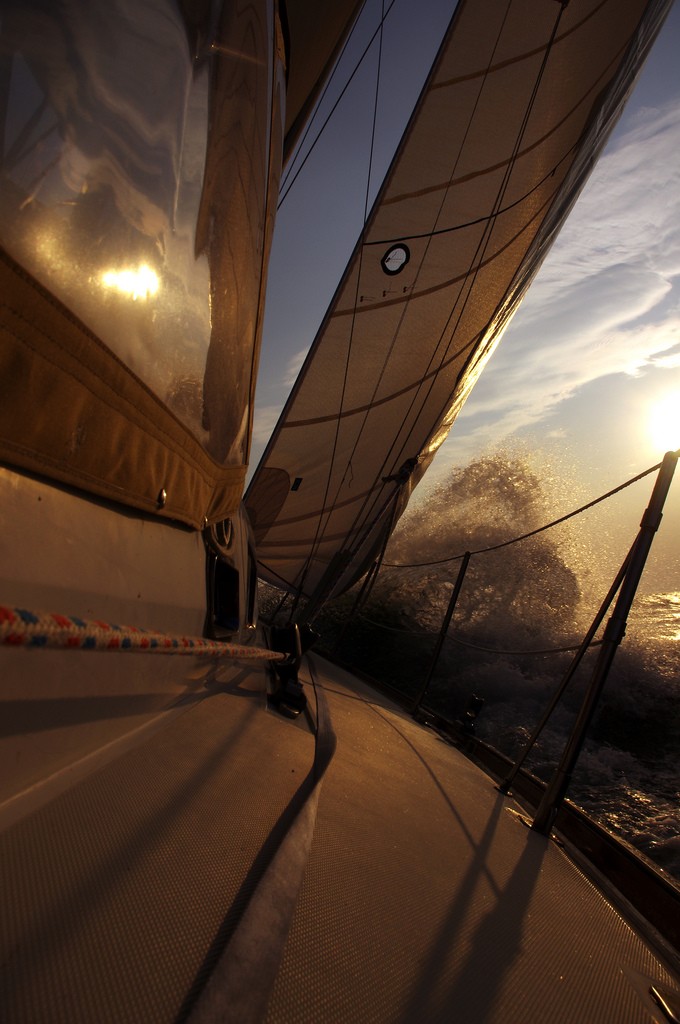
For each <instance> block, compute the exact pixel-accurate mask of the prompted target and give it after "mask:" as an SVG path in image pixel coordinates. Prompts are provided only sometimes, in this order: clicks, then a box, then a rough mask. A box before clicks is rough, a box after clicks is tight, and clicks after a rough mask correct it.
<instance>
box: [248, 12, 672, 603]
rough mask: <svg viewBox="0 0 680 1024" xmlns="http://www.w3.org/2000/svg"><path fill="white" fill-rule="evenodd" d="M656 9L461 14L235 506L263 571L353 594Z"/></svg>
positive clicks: (305, 589) (470, 378)
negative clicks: (251, 532)
mask: <svg viewBox="0 0 680 1024" xmlns="http://www.w3.org/2000/svg"><path fill="white" fill-rule="evenodd" d="M668 6H669V5H668V4H667V3H666V2H665V0H659V2H656V0H653V2H652V3H647V2H645V0H625V2H620V0H604V2H603V0H571V2H569V3H568V4H561V3H558V2H556V0H506V2H499V0H461V3H459V5H458V8H457V10H456V12H455V14H454V17H453V19H452V21H451V24H450V26H449V29H448V31H447V33H446V36H445V38H444V41H443V43H442V46H441V49H440V51H439V55H438V57H437V60H436V62H435V64H434V67H433V70H432V72H431V75H430V77H429V79H428V81H427V83H426V85H425V87H424V90H423V93H422V94H421V97H420V100H419V103H418V105H417V106H416V109H415V112H414V114H413V116H412V118H411V121H410V123H409V125H408V127H407V130H406V132H405V135H404V137H403V139H402V142H401V144H400V147H399V149H398V150H397V154H396V156H395V158H394V160H393V163H392V166H391V169H390V172H389V174H388V176H387V178H386V181H385V183H384V185H383V187H382V190H381V192H380V194H379V195H378V198H377V200H376V202H375V204H374V207H373V210H372V212H371V215H370V217H369V218H368V220H367V223H366V226H365V229H364V231H363V233H362V236H361V238H360V240H359V243H358V245H357V247H356V249H355V251H354V254H353V256H352V258H351V260H350V263H349V265H348V267H347V269H346V271H345V274H344V277H343V279H342V281H341V283H340V286H339V288H338V290H337V292H336V294H335V297H334V299H333V301H332V304H331V306H330V308H329V310H328V312H327V314H326V317H325V319H324V321H323V324H322V326H321V328H320V330H319V333H318V335H317V337H316V339H315V341H314V343H313V345H312V348H311V349H310V353H309V356H308V358H307V360H306V362H305V365H304V366H303V369H302V371H301V373H300V377H299V378H298V381H297V384H296V386H295V388H294V389H293V392H292V395H291V397H290V399H289V401H288V403H287V405H286V407H285V409H284V412H283V414H282V416H281V419H280V420H279V423H278V425H277V427H276V429H275V431H274V434H273V435H272V439H271V441H270V444H269V446H268V448H267V450H266V452H265V454H264V456H263V459H262V461H261V463H260V466H259V468H258V471H257V473H256V474H255V476H254V478H253V481H252V484H251V486H250V489H249V491H248V494H247V497H246V501H247V506H248V509H249V512H250V515H251V519H252V521H253V525H254V528H255V533H256V539H257V544H258V551H259V557H260V568H261V573H262V575H263V577H264V578H265V579H267V580H269V581H270V582H273V583H275V584H278V585H279V586H282V587H283V588H285V589H287V590H290V591H294V592H298V593H300V594H302V595H304V596H306V597H309V596H311V595H314V599H315V600H318V599H321V598H323V596H325V595H327V594H328V593H330V592H333V591H335V592H336V593H337V592H339V591H340V590H342V589H345V588H346V587H347V586H349V585H350V584H351V582H353V580H354V579H356V578H357V576H358V575H360V573H361V571H362V570H363V569H364V568H365V567H366V565H367V563H368V561H370V559H371V558H372V557H373V555H374V552H375V550H376V547H377V546H379V545H380V543H381V538H382V537H384V534H385V531H387V530H389V529H391V528H392V527H393V526H394V524H395V522H396V519H397V517H398V515H399V514H400V512H401V511H403V508H404V507H405V504H406V501H407V500H408V496H409V494H410V491H411V489H412V487H413V485H414V484H415V483H416V482H417V481H418V479H419V478H420V477H421V476H422V474H423V472H424V471H425V469H426V468H427V466H428V465H429V464H430V462H431V460H432V458H433V456H434V454H435V452H436V451H437V449H438V448H439V446H440V445H441V443H442V442H443V440H444V439H445V438H446V436H447V434H448V432H449V430H450V428H451V425H452V423H453V421H454V419H455V417H456V415H457V413H458V412H459V410H460V408H461V406H462V405H463V403H464V401H465V399H466V397H467V396H468V394H469V392H470V390H471V388H472V386H473V384H474V383H475V381H476V380H477V378H478V376H479V374H480V372H481V370H482V368H483V366H484V364H485V363H486V361H487V359H488V358H489V356H490V354H491V352H492V350H493V348H494V347H495V345H496V343H497V342H498V340H499V338H500V336H501V333H502V331H503V328H504V327H505V326H506V325H507V323H508V321H509V318H510V317H511V315H512V313H513V312H514V310H515V308H516V306H517V304H518V302H519V301H520V299H521V297H522V295H523V293H524V291H525V290H526V288H527V287H528V285H529V283H530V281H531V279H532V277H533V276H534V274H535V273H536V271H537V269H538V267H539V265H540V262H541V260H542V258H543V257H544V255H545V253H546V251H547V248H548V247H549V245H550V243H551V242H552V240H553V239H554V236H555V234H556V232H557V230H558V229H559V227H560V225H561V223H562V222H563V220H564V218H565V216H566V214H567V213H568V211H569V209H570V207H571V205H572V203H573V202H574V200H575V198H576V196H577V194H578V192H579V191H580V189H581V187H582V185H583V183H584V181H585V179H586V177H587V174H588V172H589V171H590V169H591V167H592V164H593V163H594V160H595V157H596V155H597V153H598V151H599V150H600V148H601V147H602V145H603V143H604V141H605V139H606V136H607V134H608V132H609V131H610V130H611V128H612V126H613V124H614V122H615V120H616V117H617V115H618V113H619V112H620V109H621V107H622V104H623V102H624V101H625V99H626V96H627V93H628V92H629V90H630V88H631V85H632V82H633V79H634V77H635V74H636V73H637V71H638V70H639V67H640V65H641V63H642V61H643V59H644V57H645V55H646V53H647V51H648V48H649V45H650V44H651V41H652V39H653V38H654V35H655V34H656V32H657V31H658V28H659V26H660V23H661V21H662V20H663V16H664V14H665V13H666V10H667V8H668Z"/></svg>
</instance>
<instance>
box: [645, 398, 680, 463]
mask: <svg viewBox="0 0 680 1024" xmlns="http://www.w3.org/2000/svg"><path fill="white" fill-rule="evenodd" d="M649 433H650V436H651V439H652V443H653V444H654V446H655V448H658V450H659V452H666V451H675V450H677V449H678V448H680V392H677V391H674V392H672V393H671V394H670V395H666V396H665V397H664V398H661V399H659V401H658V402H656V404H655V405H654V407H653V409H652V411H651V414H650V417H649Z"/></svg>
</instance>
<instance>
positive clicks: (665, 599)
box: [635, 591, 680, 653]
mask: <svg viewBox="0 0 680 1024" xmlns="http://www.w3.org/2000/svg"><path fill="white" fill-rule="evenodd" d="M635 612H636V621H635V625H636V627H637V631H638V632H639V633H642V632H643V631H644V632H645V633H646V634H647V636H648V637H649V639H650V640H656V641H669V640H670V641H672V642H680V591H672V592H671V593H668V594H649V595H648V596H646V597H643V598H640V599H639V601H638V606H637V609H635ZM679 653H680V652H679Z"/></svg>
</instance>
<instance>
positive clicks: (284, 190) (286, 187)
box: [277, 0, 396, 210]
mask: <svg viewBox="0 0 680 1024" xmlns="http://www.w3.org/2000/svg"><path fill="white" fill-rule="evenodd" d="M395 3H396V0H390V3H389V6H388V7H387V9H386V10H385V9H384V4H383V12H382V15H381V18H380V23H379V24H378V26H377V28H376V30H375V32H374V33H373V35H372V36H371V38H370V39H369V41H368V42H367V44H366V46H365V48H364V51H363V53H362V54H361V56H360V57H359V59H358V61H357V62H356V64H355V65H354V68H353V69H352V73H351V74H350V76H349V78H348V79H347V81H346V82H345V84H344V86H343V87H342V90H341V92H340V95H339V96H338V98H337V99H336V101H335V103H334V104H333V106H332V107H331V110H330V112H329V114H328V116H327V117H326V119H325V120H324V122H323V124H322V125H321V127H320V128H319V131H318V132H317V134H316V136H315V137H314V140H313V142H312V144H311V145H310V147H309V149H308V150H307V152H306V153H305V155H304V158H303V159H302V162H301V163H300V166H299V167H298V169H297V170H296V171H295V174H293V165H294V164H295V161H296V160H297V158H298V156H299V155H300V152H301V150H302V146H303V145H304V142H305V139H306V138H307V136H308V134H309V132H310V131H311V129H312V125H313V123H314V119H315V117H316V115H317V114H318V112H319V110H320V108H321V104H322V103H323V100H324V98H325V96H326V93H327V92H328V90H329V88H330V86H331V83H332V81H333V79H334V77H335V73H336V71H337V70H338V68H339V67H340V64H341V61H342V58H343V56H344V55H345V52H346V50H347V47H348V46H349V43H350V40H351V38H352V35H353V34H354V30H355V28H356V27H357V25H358V23H359V19H358V18H357V20H356V21H355V23H354V25H353V26H352V31H351V32H350V34H349V36H348V37H347V40H346V41H345V45H344V46H343V48H342V51H341V53H340V56H339V57H338V60H337V61H336V64H335V67H334V68H333V72H332V74H331V76H330V78H329V79H328V81H327V83H326V85H325V86H324V89H323V92H322V93H321V96H320V98H319V102H318V103H317V105H316V109H315V111H314V113H313V114H312V117H311V118H310V120H309V123H308V125H307V127H306V128H305V131H304V134H303V136H302V138H301V140H300V143H299V145H298V146H297V149H296V153H295V157H294V159H293V162H292V163H291V166H290V170H289V171H288V172H287V174H286V175H285V176H284V180H283V182H282V183H281V196H280V197H279V203H278V206H277V210H280V209H281V207H282V206H283V203H284V200H285V198H286V196H287V195H288V193H289V192H290V190H291V189H292V187H293V185H294V184H295V182H296V180H297V178H298V175H299V174H300V172H301V171H302V168H303V167H304V166H305V164H306V163H307V160H308V159H309V157H310V156H311V155H312V152H313V150H314V148H315V146H316V144H317V142H318V141H319V139H320V138H321V136H322V135H323V133H324V131H325V130H326V127H327V126H328V123H329V121H330V120H331V118H332V117H333V114H334V113H335V111H336V110H337V108H338V105H339V104H340V102H341V100H342V98H343V96H344V95H345V93H346V92H347V90H348V88H349V87H350V85H351V83H352V81H353V79H354V76H355V75H356V74H357V72H358V70H359V68H360V67H361V65H362V64H363V62H364V58H365V57H366V56H367V54H368V52H369V50H370V49H371V46H372V45H373V42H374V40H375V38H376V36H377V35H378V33H380V34H381V38H382V30H383V25H384V22H385V19H386V18H387V15H388V14H389V13H390V11H391V10H392V8H393V7H394V5H395ZM381 45H382V44H381ZM291 174H293V176H292V179H291ZM289 179H290V181H289Z"/></svg>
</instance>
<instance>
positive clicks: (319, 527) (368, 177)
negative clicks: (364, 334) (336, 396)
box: [290, 0, 394, 618]
mask: <svg viewBox="0 0 680 1024" xmlns="http://www.w3.org/2000/svg"><path fill="white" fill-rule="evenodd" d="M392 2H393V3H394V0H392ZM384 23H385V0H382V18H381V20H380V26H379V29H378V33H379V36H378V39H379V42H378V62H377V67H376V76H375V96H374V101H373V118H372V124H371V144H370V148H369V155H368V168H367V174H366V192H365V196H364V215H363V227H362V234H363V232H364V231H365V229H366V222H367V220H368V204H369V197H370V192H371V177H372V171H373V158H374V153H375V137H376V126H377V121H378V99H379V93H380V72H381V67H382V51H383V28H384ZM362 254H363V249H362V248H360V249H359V268H358V273H357V282H356V294H355V301H354V313H353V315H352V323H351V326H350V333H349V338H348V342H347V354H346V356H345V370H344V374H343V380H342V389H341V392H340V415H338V418H337V420H336V424H335V436H334V438H333V450H332V454H331V458H330V460H329V465H328V475H327V477H326V487H325V491H324V497H323V502H322V505H321V510H320V513H319V519H318V521H317V525H316V531H315V534H314V542H313V544H312V545H311V547H310V550H309V553H308V555H307V558H306V559H305V562H304V565H303V567H302V570H301V572H300V574H299V576H298V578H299V583H297V595H296V598H295V601H294V602H293V605H292V607H291V611H290V615H291V618H292V616H293V614H294V613H295V611H296V608H297V604H298V602H299V600H300V597H301V596H302V589H303V587H304V583H305V579H306V577H307V573H308V572H309V568H310V566H311V564H312V560H313V558H314V556H315V554H316V552H317V550H318V546H319V543H320V540H321V539H322V537H323V532H324V530H325V528H326V526H327V525H328V522H329V519H330V516H331V513H332V511H333V506H331V508H330V510H329V511H328V513H327V514H326V510H327V502H328V495H329V493H330V488H331V481H332V477H333V470H334V469H335V459H336V453H337V447H338V441H339V437H340V423H341V419H342V416H341V414H342V408H343V405H344V402H345V393H346V390H347V380H348V376H349V367H350V361H351V356H352V339H353V336H354V319H355V316H356V305H357V297H358V294H359V285H360V281H361V260H362ZM347 468H351V458H350V461H349V463H348V466H347ZM347 468H346V469H345V473H344V475H343V478H342V481H341V482H340V484H339V486H338V491H339V489H340V487H342V483H343V482H344V479H345V477H346V475H347ZM336 500H337V494H336ZM324 516H326V523H325V525H324V526H323V528H322V521H323V519H324Z"/></svg>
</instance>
